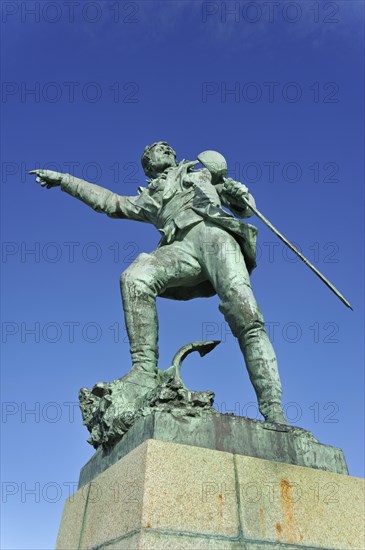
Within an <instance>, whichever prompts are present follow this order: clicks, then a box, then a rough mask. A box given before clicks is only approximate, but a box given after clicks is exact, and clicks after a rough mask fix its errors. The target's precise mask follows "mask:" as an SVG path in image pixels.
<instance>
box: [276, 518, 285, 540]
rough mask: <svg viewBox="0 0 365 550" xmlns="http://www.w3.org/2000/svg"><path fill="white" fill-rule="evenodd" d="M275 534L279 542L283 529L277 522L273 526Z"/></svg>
mask: <svg viewBox="0 0 365 550" xmlns="http://www.w3.org/2000/svg"><path fill="white" fill-rule="evenodd" d="M275 529H276V534H277V536H278V540H279V542H280V541H281V538H282V536H283V528H282V526H281V524H280V523H279V522H277V523H276V524H275Z"/></svg>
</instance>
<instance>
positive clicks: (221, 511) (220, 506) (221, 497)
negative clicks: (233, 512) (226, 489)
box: [218, 494, 223, 516]
mask: <svg viewBox="0 0 365 550" xmlns="http://www.w3.org/2000/svg"><path fill="white" fill-rule="evenodd" d="M218 513H219V515H220V516H223V495H221V494H219V495H218Z"/></svg>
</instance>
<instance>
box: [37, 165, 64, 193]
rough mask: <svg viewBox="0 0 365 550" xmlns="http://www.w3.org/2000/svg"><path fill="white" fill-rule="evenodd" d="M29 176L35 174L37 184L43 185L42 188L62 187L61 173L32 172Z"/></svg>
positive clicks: (51, 171)
mask: <svg viewBox="0 0 365 550" xmlns="http://www.w3.org/2000/svg"><path fill="white" fill-rule="evenodd" d="M29 174H35V175H36V176H37V178H36V182H37V183H40V184H41V187H47V189H51V187H57V186H59V185H61V182H62V176H63V174H62V173H61V172H53V170H41V169H38V170H30V171H29Z"/></svg>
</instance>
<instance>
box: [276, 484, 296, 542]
mask: <svg viewBox="0 0 365 550" xmlns="http://www.w3.org/2000/svg"><path fill="white" fill-rule="evenodd" d="M280 496H281V507H282V511H283V516H284V529H283V530H284V535H285V539H286V540H287V541H288V542H299V540H298V536H297V526H296V521H295V516H294V507H293V494H292V486H291V484H290V481H289V479H288V478H286V477H284V478H282V479H281V480H280Z"/></svg>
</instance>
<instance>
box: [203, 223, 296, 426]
mask: <svg viewBox="0 0 365 550" xmlns="http://www.w3.org/2000/svg"><path fill="white" fill-rule="evenodd" d="M200 251H201V257H202V262H203V264H204V267H205V269H206V271H207V273H208V274H209V278H210V280H211V282H212V284H213V286H214V288H215V290H216V292H217V294H218V296H219V298H220V300H221V303H220V305H219V309H220V311H221V312H222V313H223V315H224V317H225V319H226V321H227V323H228V324H229V326H230V328H231V331H232V333H233V334H234V336H236V337H237V339H238V342H239V345H240V348H241V351H242V353H243V356H244V358H245V363H246V367H247V370H248V373H249V377H250V380H251V382H252V385H253V387H254V389H255V392H256V395H257V400H258V404H259V409H260V412H261V414H262V415H263V416H264V418H265V419H266V420H267V421H270V422H282V423H283V422H285V423H286V420H285V418H284V415H283V410H282V402H281V393H282V390H281V382H280V377H279V372H278V367H277V360H276V355H275V351H274V349H273V346H272V344H271V342H270V340H269V338H268V335H267V333H266V331H265V327H264V319H263V316H262V313H261V311H260V309H259V306H258V305H257V302H256V300H255V297H254V295H253V292H252V289H251V284H250V277H249V274H248V271H247V268H246V265H245V261H244V258H243V255H242V253H241V250H240V247H239V244H238V243H237V241H236V240H235V239H234V238H233V237H232V236H231V235H230V234H229V233H228V232H226V231H225V230H224V229H221V228H219V227H217V226H214V225H213V224H210V223H206V225H205V228H204V229H203V231H201V235H200Z"/></svg>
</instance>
